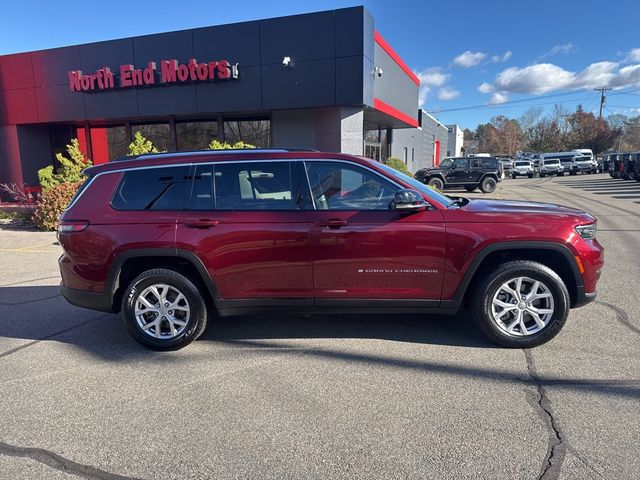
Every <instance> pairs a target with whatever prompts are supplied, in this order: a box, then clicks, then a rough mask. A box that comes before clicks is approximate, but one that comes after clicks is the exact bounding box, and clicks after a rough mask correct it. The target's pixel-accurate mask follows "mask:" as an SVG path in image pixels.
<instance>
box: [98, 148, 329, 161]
mask: <svg viewBox="0 0 640 480" xmlns="http://www.w3.org/2000/svg"><path fill="white" fill-rule="evenodd" d="M318 151H319V150H315V149H313V148H228V149H222V150H191V151H186V152H162V153H143V154H141V155H128V156H126V157H120V158H116V159H113V160H111V161H112V162H124V161H127V160H140V159H145V158H166V157H192V156H194V155H228V154H238V153H287V152H318Z"/></svg>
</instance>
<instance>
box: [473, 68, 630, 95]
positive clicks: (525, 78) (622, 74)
mask: <svg viewBox="0 0 640 480" xmlns="http://www.w3.org/2000/svg"><path fill="white" fill-rule="evenodd" d="M630 85H633V86H636V87H638V88H640V64H633V65H627V66H624V67H622V68H621V67H620V64H619V63H617V62H609V61H604V62H596V63H592V64H591V65H588V66H587V67H586V68H585V69H583V70H582V71H580V72H572V71H569V70H565V69H564V68H562V67H559V66H558V65H554V64H553V63H537V64H534V65H529V66H526V67H510V68H506V69H504V70H503V71H501V72H500V73H498V75H496V77H495V79H494V81H493V82H492V83H487V82H485V83H482V84H481V85H480V86H479V87H478V91H479V92H480V93H484V94H490V93H491V94H493V95H492V96H491V99H490V101H489V103H501V101H504V100H506V98H507V95H508V94H510V93H520V94H529V95H543V94H545V93H549V92H553V91H558V90H581V89H592V88H598V87H602V86H604V87H612V88H623V87H625V86H630Z"/></svg>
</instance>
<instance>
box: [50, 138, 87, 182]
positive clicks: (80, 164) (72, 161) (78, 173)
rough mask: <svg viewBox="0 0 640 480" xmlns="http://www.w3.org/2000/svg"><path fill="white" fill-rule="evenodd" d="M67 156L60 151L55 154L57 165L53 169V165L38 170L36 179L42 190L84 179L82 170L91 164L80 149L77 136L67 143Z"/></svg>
mask: <svg viewBox="0 0 640 480" xmlns="http://www.w3.org/2000/svg"><path fill="white" fill-rule="evenodd" d="M67 153H68V154H69V158H67V157H65V156H64V155H63V154H62V153H57V154H56V160H57V161H58V163H59V167H58V168H57V169H56V170H55V171H54V168H53V165H49V166H48V167H45V168H41V169H40V170H38V180H39V181H40V185H42V188H43V189H44V190H47V189H49V188H52V187H55V186H56V185H60V184H61V183H65V182H71V183H76V182H81V181H83V180H84V179H85V176H84V175H83V174H82V171H83V170H84V169H85V168H87V167H90V166H91V161H90V160H89V159H88V158H87V156H86V155H85V154H84V152H83V151H82V150H80V142H78V139H77V138H74V139H72V140H71V143H70V144H69V145H67Z"/></svg>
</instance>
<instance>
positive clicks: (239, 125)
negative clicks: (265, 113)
mask: <svg viewBox="0 0 640 480" xmlns="http://www.w3.org/2000/svg"><path fill="white" fill-rule="evenodd" d="M224 141H225V142H227V143H230V144H232V145H233V144H234V143H236V142H241V141H242V142H245V143H249V144H251V145H254V146H255V147H257V148H269V147H270V146H271V121H270V120H225V122H224Z"/></svg>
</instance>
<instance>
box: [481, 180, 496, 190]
mask: <svg viewBox="0 0 640 480" xmlns="http://www.w3.org/2000/svg"><path fill="white" fill-rule="evenodd" d="M497 186H498V182H497V181H496V179H495V178H493V177H485V178H483V179H482V181H481V182H480V190H482V192H483V193H492V192H493V191H495V189H496V187H497Z"/></svg>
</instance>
